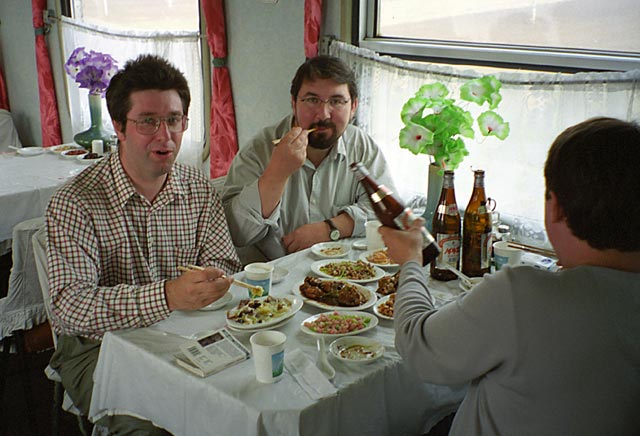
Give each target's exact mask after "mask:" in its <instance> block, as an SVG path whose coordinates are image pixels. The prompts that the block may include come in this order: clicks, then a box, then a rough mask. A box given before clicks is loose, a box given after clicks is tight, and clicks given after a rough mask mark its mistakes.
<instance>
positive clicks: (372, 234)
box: [364, 220, 384, 250]
mask: <svg viewBox="0 0 640 436" xmlns="http://www.w3.org/2000/svg"><path fill="white" fill-rule="evenodd" d="M381 225H382V223H381V222H380V221H378V220H372V221H367V222H366V223H365V224H364V229H365V234H366V237H367V250H380V249H382V248H384V242H383V241H382V236H380V233H378V228H379V227H380V226H381Z"/></svg>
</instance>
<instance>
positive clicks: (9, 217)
mask: <svg viewBox="0 0 640 436" xmlns="http://www.w3.org/2000/svg"><path fill="white" fill-rule="evenodd" d="M86 167H87V165H86V164H83V163H80V162H78V161H76V160H72V159H62V158H61V157H59V156H58V155H57V154H54V153H51V152H48V151H45V152H44V153H43V154H40V155H37V156H21V155H18V154H17V153H15V152H9V153H0V208H1V209H2V214H1V216H0V241H6V240H10V239H11V236H12V231H13V227H14V226H15V225H16V224H18V223H19V222H22V221H25V220H28V219H30V218H36V217H38V216H42V215H44V211H45V210H46V208H47V203H48V202H49V199H50V198H51V196H52V195H53V193H54V192H55V191H56V189H57V188H58V187H59V186H60V185H62V184H63V183H64V182H65V181H67V180H68V179H70V178H71V177H73V176H75V175H76V174H78V173H79V172H80V171H82V170H83V169H85V168H86ZM0 254H4V253H0Z"/></svg>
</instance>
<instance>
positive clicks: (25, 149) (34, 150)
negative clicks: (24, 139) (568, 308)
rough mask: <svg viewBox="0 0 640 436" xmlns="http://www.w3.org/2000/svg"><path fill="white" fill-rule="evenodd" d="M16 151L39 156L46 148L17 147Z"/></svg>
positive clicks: (21, 154)
mask: <svg viewBox="0 0 640 436" xmlns="http://www.w3.org/2000/svg"><path fill="white" fill-rule="evenodd" d="M16 153H18V154H19V155H20V156H37V155H39V154H42V153H44V148H42V147H22V148H16Z"/></svg>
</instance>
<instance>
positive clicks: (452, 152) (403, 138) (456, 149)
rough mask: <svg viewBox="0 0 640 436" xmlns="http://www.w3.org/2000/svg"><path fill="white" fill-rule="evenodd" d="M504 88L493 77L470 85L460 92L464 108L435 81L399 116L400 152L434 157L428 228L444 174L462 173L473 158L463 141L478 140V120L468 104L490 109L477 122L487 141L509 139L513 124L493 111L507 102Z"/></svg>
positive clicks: (430, 178) (426, 212)
mask: <svg viewBox="0 0 640 436" xmlns="http://www.w3.org/2000/svg"><path fill="white" fill-rule="evenodd" d="M501 87H502V83H501V82H500V81H499V80H498V79H497V78H496V77H494V76H492V75H486V76H483V77H480V78H478V79H472V80H469V81H467V82H465V83H464V84H463V85H462V86H461V87H460V100H462V101H463V102H467V103H461V104H459V103H457V102H456V100H455V99H454V98H450V97H449V89H448V88H447V87H446V86H445V85H444V84H442V83H440V82H436V83H432V84H427V85H423V86H422V87H420V89H419V90H418V91H417V92H416V94H415V95H414V96H413V97H411V98H410V99H409V100H407V102H406V103H405V104H404V106H403V107H402V112H401V114H400V116H401V117H402V122H403V123H404V127H403V128H402V129H401V130H400V138H399V140H400V141H399V142H400V147H401V148H406V149H407V150H409V151H411V152H412V153H413V154H416V155H417V154H427V155H430V156H431V158H430V167H429V181H428V183H429V184H428V196H427V206H426V209H425V213H424V218H425V220H426V225H427V228H429V229H430V228H431V220H432V219H433V214H434V211H435V208H436V205H437V202H438V198H439V195H440V191H441V189H442V175H443V174H444V171H445V170H455V169H456V168H458V166H459V165H460V163H461V162H462V161H463V160H464V158H465V156H468V155H469V151H468V150H467V148H466V144H465V140H464V138H469V139H474V138H475V136H476V131H475V129H474V118H473V116H472V115H471V112H469V111H468V110H466V109H465V108H466V106H468V105H469V103H475V104H477V105H478V106H481V107H482V106H484V105H488V110H485V111H484V112H482V113H481V114H479V115H478V117H477V119H475V124H476V125H477V129H478V131H479V132H480V134H481V135H482V136H495V137H497V138H498V139H500V140H504V139H505V138H506V137H507V136H508V135H509V123H507V122H505V121H504V120H503V119H502V117H501V116H500V115H498V114H497V113H496V112H495V111H494V109H496V108H497V107H498V105H499V104H500V102H501V101H502V95H501V94H500V88H501ZM463 105H464V106H463Z"/></svg>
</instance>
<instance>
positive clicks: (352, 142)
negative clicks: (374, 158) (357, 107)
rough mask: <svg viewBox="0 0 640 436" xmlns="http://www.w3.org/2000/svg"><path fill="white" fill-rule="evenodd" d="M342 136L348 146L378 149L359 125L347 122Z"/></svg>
mask: <svg viewBox="0 0 640 436" xmlns="http://www.w3.org/2000/svg"><path fill="white" fill-rule="evenodd" d="M342 137H343V139H344V141H345V143H346V144H347V145H348V146H349V147H356V148H359V149H364V150H378V144H376V141H375V140H374V139H373V138H372V137H371V135H369V134H368V133H367V132H365V131H364V130H363V129H362V128H361V127H358V126H355V125H353V124H349V125H348V126H347V128H346V129H345V131H344V133H343V134H342Z"/></svg>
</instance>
